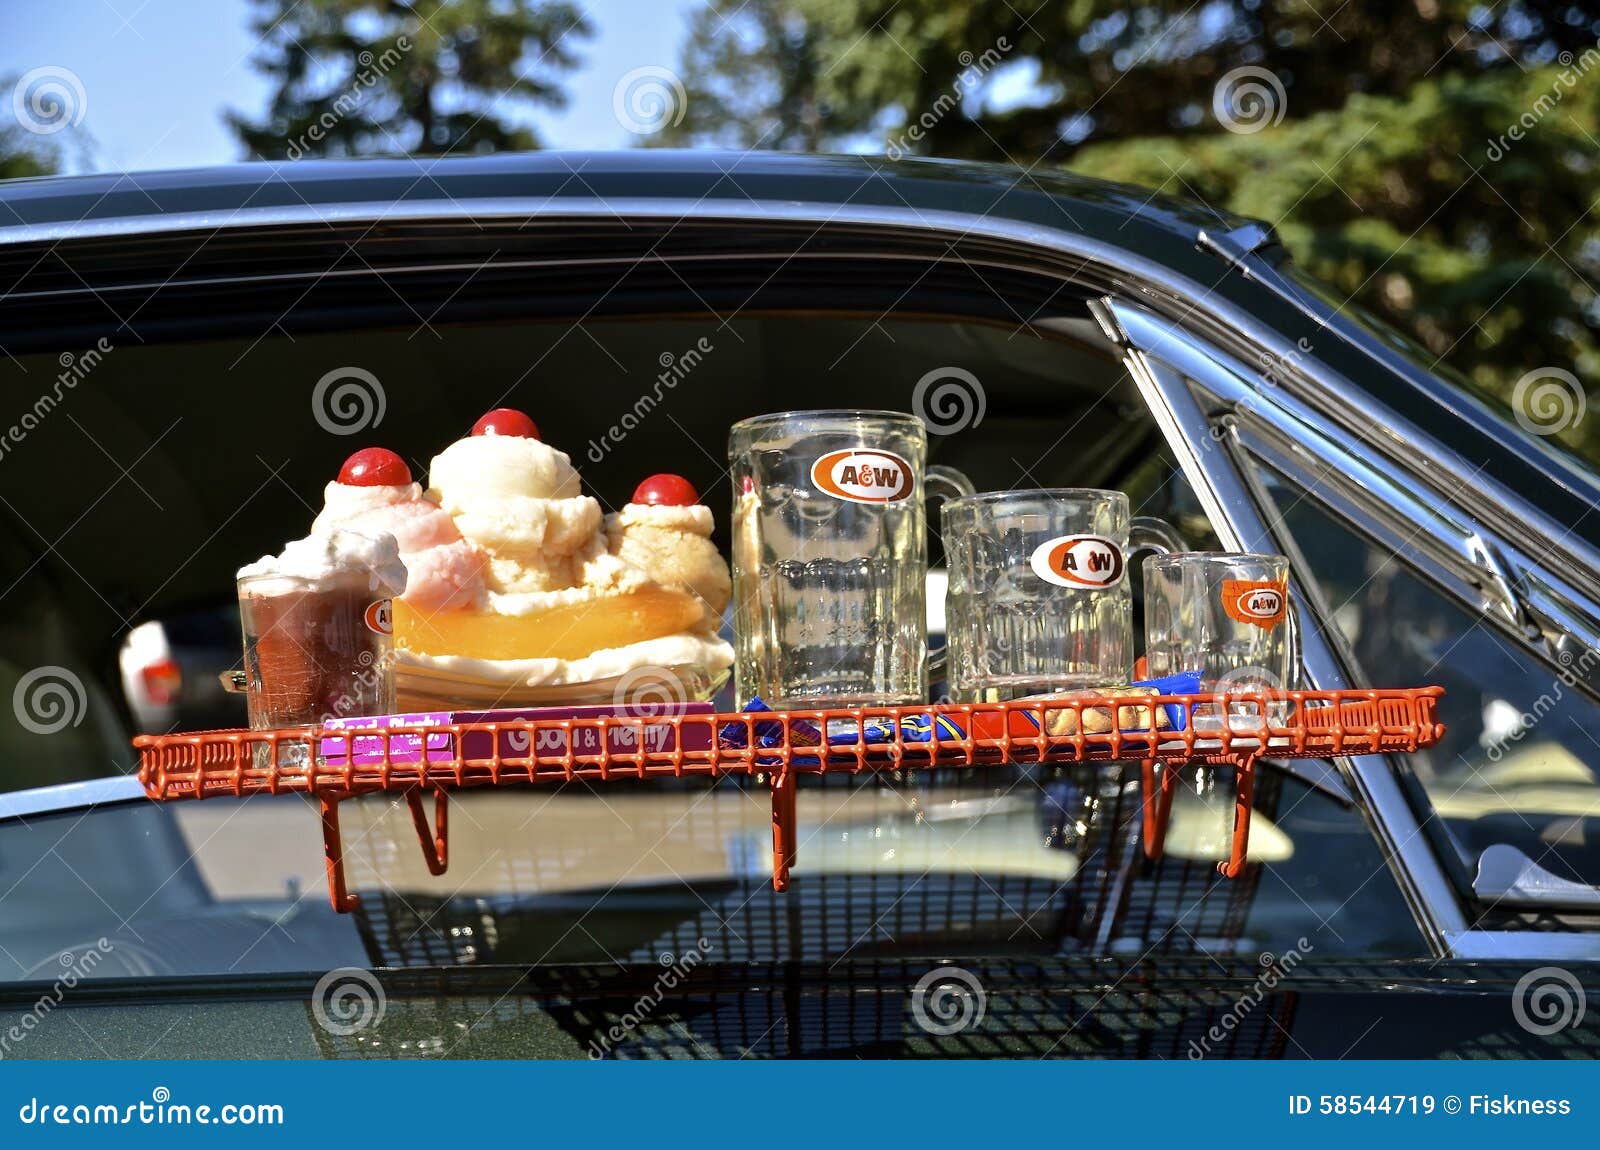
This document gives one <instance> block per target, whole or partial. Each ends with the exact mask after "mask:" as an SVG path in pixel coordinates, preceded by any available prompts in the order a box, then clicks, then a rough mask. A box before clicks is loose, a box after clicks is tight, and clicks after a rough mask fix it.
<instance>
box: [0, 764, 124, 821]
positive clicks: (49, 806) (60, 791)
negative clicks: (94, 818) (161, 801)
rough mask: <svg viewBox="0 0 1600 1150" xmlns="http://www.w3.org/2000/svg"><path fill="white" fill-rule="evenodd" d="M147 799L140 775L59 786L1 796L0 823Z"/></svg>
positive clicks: (112, 776)
mask: <svg viewBox="0 0 1600 1150" xmlns="http://www.w3.org/2000/svg"><path fill="white" fill-rule="evenodd" d="M142 798H144V787H143V785H141V784H140V782H139V778H138V776H137V775H111V776H110V777H108V778H103V779H88V780H86V781H84V782H81V783H56V784H54V785H52V786H48V787H33V788H31V789H30V790H26V791H10V792H8V793H4V794H0V820H6V819H23V818H27V817H28V816H30V815H49V814H55V813H57V812H59V811H70V810H78V809H80V808H83V807H94V806H99V805H100V804H102V803H125V802H130V801H132V800H134V799H142Z"/></svg>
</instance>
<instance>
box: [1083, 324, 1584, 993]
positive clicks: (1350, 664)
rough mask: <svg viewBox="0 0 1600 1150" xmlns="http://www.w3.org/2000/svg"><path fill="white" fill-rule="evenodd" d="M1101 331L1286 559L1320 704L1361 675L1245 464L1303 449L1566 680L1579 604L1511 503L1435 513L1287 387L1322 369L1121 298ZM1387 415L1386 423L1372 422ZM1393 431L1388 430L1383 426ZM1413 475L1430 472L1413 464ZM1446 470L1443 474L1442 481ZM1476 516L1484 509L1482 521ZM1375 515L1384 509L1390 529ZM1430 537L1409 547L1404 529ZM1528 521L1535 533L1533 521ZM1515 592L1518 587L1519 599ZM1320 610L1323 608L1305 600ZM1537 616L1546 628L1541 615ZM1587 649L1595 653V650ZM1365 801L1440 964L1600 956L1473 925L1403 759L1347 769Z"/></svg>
mask: <svg viewBox="0 0 1600 1150" xmlns="http://www.w3.org/2000/svg"><path fill="white" fill-rule="evenodd" d="M1098 311H1099V314H1100V316H1101V319H1102V323H1103V324H1104V325H1105V326H1106V327H1107V330H1108V332H1110V333H1111V334H1113V336H1114V337H1115V338H1117V339H1118V340H1119V341H1120V342H1121V343H1122V344H1123V346H1124V347H1125V348H1126V349H1127V352H1128V360H1127V362H1128V367H1129V371H1130V372H1131V373H1132V374H1133V375H1134V378H1135V380H1136V382H1137V383H1138V385H1139V387H1140V390H1141V392H1142V394H1143V395H1144V397H1145V399H1146V401H1147V402H1148V403H1149V405H1150V407H1151V410H1152V411H1153V412H1154V413H1155V415H1156V419H1157V422H1158V423H1159V424H1160V425H1161V427H1162V431H1163V433H1164V434H1165V435H1166V437H1167V439H1168V442H1169V444H1170V445H1171V446H1172V449H1173V451H1174V452H1175V453H1177V455H1178V458H1179V461H1180V465H1181V466H1182V467H1183V469H1184V472H1185V475H1186V476H1187V477H1188V479H1189V481H1190V483H1191V485H1193V486H1194V488H1195V490H1196V492H1197V493H1198V494H1199V496H1200V499H1201V502H1202V504H1203V505H1204V506H1205V508H1206V511H1207V514H1208V516H1209V517H1210V518H1211V520H1212V522H1213V524H1214V525H1215V526H1216V528H1217V531H1218V536H1219V539H1220V540H1221V542H1222V544H1223V546H1225V547H1229V548H1237V549H1240V550H1245V551H1269V552H1270V551H1278V552H1283V553H1287V554H1288V555H1289V556H1290V558H1291V561H1292V564H1293V567H1294V569H1295V571H1296V573H1297V575H1298V579H1297V582H1298V584H1299V586H1300V587H1301V589H1302V597H1301V598H1302V602H1301V603H1300V604H1299V605H1298V610H1299V623H1300V627H1299V635H1300V639H1301V645H1300V646H1301V661H1302V666H1303V674H1304V675H1305V677H1306V680H1307V682H1308V683H1309V684H1310V685H1312V686H1314V687H1316V688H1319V689H1341V688H1347V687H1360V686H1363V685H1365V684H1363V683H1360V682H1358V681H1356V680H1355V678H1354V675H1353V668H1355V666H1356V663H1355V660H1354V658H1353V655H1352V653H1351V652H1350V650H1349V646H1348V644H1347V643H1346V642H1345V640H1344V639H1343V636H1342V634H1341V632H1340V631H1339V629H1338V627H1337V626H1336V625H1334V624H1333V621H1332V613H1331V611H1330V610H1329V605H1328V604H1326V603H1322V602H1320V601H1318V600H1317V599H1316V593H1315V590H1314V588H1315V580H1314V579H1310V578H1306V575H1309V574H1310V569H1309V567H1308V565H1307V564H1306V561H1305V559H1304V556H1303V555H1301V554H1299V551H1298V548H1297V547H1296V546H1295V544H1294V541H1293V539H1292V538H1290V537H1288V535H1287V533H1286V532H1283V531H1280V530H1275V529H1274V528H1273V525H1272V524H1271V523H1269V521H1268V518H1267V511H1268V508H1269V507H1270V506H1271V504H1270V501H1269V499H1268V497H1267V496H1266V494H1265V493H1264V492H1263V491H1262V490H1260V488H1259V485H1258V484H1257V483H1255V482H1254V481H1253V479H1252V476H1251V473H1250V470H1249V466H1248V464H1247V462H1246V460H1245V459H1244V458H1243V455H1242V453H1243V452H1245V451H1254V452H1261V451H1263V450H1264V449H1266V450H1270V447H1271V446H1272V445H1273V443H1274V437H1276V444H1277V445H1278V446H1289V447H1292V448H1293V449H1294V450H1293V451H1290V452H1286V453H1285V454H1284V456H1283V459H1284V461H1285V462H1286V463H1288V464H1289V465H1291V466H1293V465H1294V464H1295V454H1296V453H1298V457H1299V461H1300V462H1303V461H1304V460H1305V459H1307V458H1312V459H1316V460H1317V461H1318V462H1319V463H1320V464H1322V465H1323V466H1324V468H1325V474H1324V475H1323V476H1322V478H1325V479H1328V478H1331V479H1332V482H1333V484H1334V486H1335V487H1342V488H1344V489H1345V490H1346V491H1348V492H1351V493H1355V492H1360V497H1359V498H1357V497H1354V496H1353V497H1352V499H1351V501H1350V502H1349V504H1348V505H1347V507H1346V508H1345V513H1346V514H1347V515H1349V516H1351V517H1352V519H1353V520H1354V522H1356V524H1357V525H1358V530H1359V531H1360V532H1361V533H1362V534H1364V535H1367V536H1370V537H1372V538H1376V539H1379V540H1386V541H1387V542H1388V543H1389V545H1390V546H1391V547H1392V548H1393V549H1394V551H1395V553H1396V555H1397V557H1399V558H1400V559H1401V560H1402V561H1403V562H1406V563H1408V564H1410V565H1411V566H1412V567H1413V568H1415V569H1416V570H1417V571H1418V572H1419V574H1421V575H1422V576H1423V577H1424V578H1425V579H1428V580H1429V581H1430V582H1432V583H1433V584H1434V585H1436V586H1439V587H1440V588H1441V589H1443V590H1444V591H1446V593H1447V594H1450V595H1452V596H1453V597H1455V598H1456V599H1457V600H1458V601H1459V602H1461V603H1462V604H1463V605H1465V606H1467V607H1468V608H1469V609H1474V610H1477V611H1479V612H1481V614H1482V617H1483V618H1484V620H1485V622H1486V623H1487V624H1489V625H1492V626H1495V627H1496V628H1497V630H1498V631H1499V632H1500V634H1501V635H1503V636H1504V637H1506V638H1507V639H1509V640H1510V641H1511V642H1515V643H1517V644H1519V645H1520V649H1522V650H1524V651H1526V652H1528V653H1530V654H1532V655H1534V656H1536V657H1538V658H1540V659H1541V660H1545V661H1547V662H1549V663H1550V665H1551V667H1552V672H1553V673H1554V672H1555V671H1556V670H1557V669H1558V668H1559V666H1560V663H1559V662H1558V661H1557V660H1558V654H1559V650H1560V645H1559V643H1558V642H1557V641H1556V638H1555V636H1553V635H1552V632H1551V628H1552V626H1553V625H1554V621H1555V619H1556V614H1555V613H1556V612H1557V611H1559V612H1560V613H1561V617H1563V618H1565V619H1566V620H1569V621H1570V623H1571V624H1572V626H1574V627H1578V628H1581V626H1582V622H1583V615H1582V613H1581V611H1576V610H1574V609H1573V605H1572V602H1571V599H1572V598H1574V597H1576V595H1577V593H1576V591H1575V589H1574V588H1573V586H1572V584H1571V582H1570V580H1569V578H1567V577H1564V576H1563V575H1562V574H1561V573H1559V572H1556V571H1552V570H1550V569H1549V567H1548V565H1547V564H1544V563H1542V562H1540V561H1539V560H1538V559H1537V558H1535V557H1534V556H1532V555H1530V554H1529V553H1528V552H1527V551H1526V549H1525V547H1524V545H1523V544H1522V543H1521V541H1519V540H1516V539H1513V538H1508V537H1507V536H1506V533H1503V532H1501V531H1498V530H1496V529H1495V527H1494V524H1495V523H1496V522H1497V521H1502V522H1503V521H1508V519H1509V517H1511V516H1515V515H1516V514H1517V513H1518V511H1517V509H1516V508H1514V507H1510V506H1507V505H1506V504H1505V503H1502V502H1497V501H1496V500H1495V499H1494V498H1493V496H1492V494H1491V493H1490V492H1488V491H1486V490H1485V489H1482V488H1479V487H1476V486H1472V485H1470V483H1465V484H1463V483H1458V484H1457V487H1456V491H1455V494H1456V495H1457V496H1458V497H1459V496H1460V495H1463V494H1465V495H1468V496H1470V498H1469V499H1467V500H1466V502H1467V504H1468V506H1461V505H1460V503H1459V502H1458V503H1456V504H1443V503H1440V502H1436V501H1431V500H1429V499H1428V498H1426V495H1425V494H1424V493H1425V491H1426V488H1424V487H1419V486H1418V485H1419V483H1422V482H1423V480H1422V477H1421V476H1419V475H1418V474H1417V473H1416V472H1417V470H1418V469H1417V468H1416V467H1412V468H1410V469H1406V468H1404V467H1403V466H1402V465H1401V460H1400V459H1399V458H1397V456H1396V455H1395V454H1394V453H1393V452H1392V451H1387V450H1384V447H1385V446H1386V445H1385V444H1384V443H1383V441H1382V439H1381V438H1380V437H1379V436H1378V435H1372V436H1368V437H1351V436H1349V435H1348V434H1346V433H1344V432H1342V431H1341V430H1339V429H1337V428H1335V427H1332V426H1330V424H1329V423H1328V421H1327V420H1326V419H1322V418H1319V417H1318V416H1317V415H1316V413H1315V412H1314V411H1313V410H1312V409H1311V408H1310V407H1309V406H1308V405H1306V404H1305V403H1303V402H1301V401H1300V399H1299V398H1298V397H1297V395H1296V394H1295V392H1296V390H1297V389H1295V388H1292V387H1287V386H1283V383H1284V379H1283V376H1284V375H1286V373H1287V372H1288V371H1289V370H1291V366H1290V365H1291V363H1292V365H1293V368H1296V369H1297V368H1298V366H1299V364H1300V363H1301V362H1304V361H1305V360H1308V359H1310V358H1311V357H1310V356H1309V355H1305V356H1302V357H1300V359H1299V360H1295V361H1289V360H1284V361H1276V362H1275V364H1274V368H1273V370H1274V372H1275V373H1277V374H1278V375H1279V378H1270V379H1269V378H1267V377H1266V376H1264V375H1263V373H1261V372H1259V371H1251V370H1250V369H1248V368H1247V367H1245V365H1243V364H1242V363H1240V362H1239V361H1238V360H1236V359H1234V358H1233V357H1231V356H1229V355H1227V354H1226V353H1224V352H1222V351H1220V350H1219V349H1217V348H1215V347H1214V346H1210V345H1208V344H1207V343H1205V341H1203V340H1201V339H1200V338H1198V337H1197V336H1195V335H1194V334H1192V333H1190V332H1188V331H1186V330H1184V329H1183V328H1182V327H1180V326H1179V325H1177V324H1175V323H1173V322H1171V321H1170V320H1167V319H1165V318H1163V317H1160V316H1158V315H1156V314H1155V313H1153V312H1151V311H1149V310H1148V309H1146V308H1143V307H1141V306H1139V305H1138V304H1135V303H1131V302H1129V301H1126V300H1123V299H1117V298H1112V299H1108V300H1106V301H1103V303H1102V304H1101V305H1100V306H1099V308H1098ZM1372 414H1374V415H1378V414H1383V413H1372ZM1373 426H1374V427H1375V428H1378V429H1383V428H1385V424H1384V423H1382V422H1378V423H1374V425H1373ZM1397 442H1398V443H1403V444H1404V445H1405V447H1406V449H1407V450H1408V451H1410V452H1412V453H1413V454H1414V456H1415V457H1416V459H1420V460H1421V461H1422V462H1423V463H1426V462H1429V460H1428V459H1427V456H1428V453H1429V452H1438V451H1440V450H1442V449H1440V447H1439V445H1438V444H1437V443H1436V442H1434V441H1432V440H1431V439H1429V438H1427V437H1424V436H1422V435H1420V434H1417V435H1406V436H1405V437H1403V438H1402V439H1399V440H1398V441H1397ZM1413 462H1416V460H1415V459H1414V460H1413ZM1440 470H1441V469H1439V468H1437V467H1435V468H1434V474H1435V475H1437V474H1438V473H1439V471H1440ZM1473 504H1476V506H1472V505H1473ZM1377 508H1386V509H1387V511H1388V515H1380V514H1378V513H1377V512H1376V509H1377ZM1397 522H1398V523H1406V522H1409V523H1412V524H1415V525H1416V526H1415V527H1414V529H1413V530H1412V531H1411V532H1410V533H1409V534H1407V535H1404V536H1402V535H1398V534H1396V533H1395V524H1396V523H1397ZM1519 522H1525V520H1519ZM1513 580H1515V581H1516V585H1515V587H1514V586H1513ZM1535 581H1537V582H1538V583H1539V584H1540V585H1541V594H1540V595H1539V596H1538V597H1537V598H1535V599H1533V601H1532V602H1533V604H1534V605H1533V606H1532V607H1530V606H1529V602H1530V600H1529V598H1527V597H1525V595H1524V593H1523V591H1522V590H1521V588H1522V587H1524V586H1527V585H1529V584H1530V583H1532V582H1535ZM1307 599H1309V601H1306V600H1307ZM1535 611H1538V612H1539V616H1538V617H1539V620H1540V621H1539V622H1535V621H1534V612H1535ZM1574 634H1576V635H1577V638H1578V640H1579V641H1581V642H1584V643H1585V644H1586V645H1588V646H1589V647H1590V648H1591V649H1595V647H1596V644H1597V642H1600V639H1597V638H1596V637H1595V636H1594V635H1593V634H1592V633H1585V632H1584V631H1582V630H1578V631H1576V632H1574V631H1565V632H1563V633H1562V637H1565V638H1571V637H1572V636H1573V635H1574ZM1337 762H1338V764H1339V766H1340V769H1341V771H1342V772H1343V773H1344V775H1345V777H1346V778H1347V779H1348V780H1349V782H1350V785H1351V786H1352V788H1353V789H1354V790H1355V792H1356V794H1357V795H1358V797H1359V806H1360V807H1361V809H1362V810H1363V811H1364V813H1365V814H1366V816H1367V818H1368V821H1369V823H1370V824H1371V826H1372V829H1373V832H1374V834H1375V835H1376V836H1377V838H1378V840H1379V842H1380V843H1381V844H1382V846H1383V849H1384V852H1385V855H1386V857H1388V858H1390V859H1391V860H1392V862H1393V863H1394V864H1395V865H1394V866H1393V868H1392V869H1393V870H1394V873H1395V876H1396V878H1397V880H1398V881H1399V882H1400V885H1401V889H1402V891H1403V892H1404V893H1405V895H1406V897H1407V899H1408V902H1409V903H1410V904H1411V907H1412V910H1413V913H1414V914H1415V915H1416V916H1417V919H1418V923H1419V925H1420V926H1421V927H1422V929H1423V931H1424V934H1425V936H1426V937H1427V938H1428V939H1429V941H1430V943H1431V944H1432V945H1434V946H1435V947H1436V948H1437V950H1438V951H1439V953H1440V954H1441V955H1449V956H1451V957H1457V958H1480V959H1514V960H1556V961H1559V960H1571V959H1579V958H1594V957H1597V956H1600V937H1597V936H1595V935H1593V934H1590V933H1586V932H1573V933H1560V932H1549V931H1531V930H1530V931H1512V930H1484V929H1478V928H1475V927H1474V926H1473V925H1472V921H1473V920H1472V915H1471V911H1472V909H1473V908H1472V906H1471V905H1470V900H1469V897H1468V889H1469V888H1468V884H1467V883H1466V882H1463V876H1462V874H1461V868H1460V867H1459V866H1457V865H1455V860H1453V859H1447V858H1445V857H1444V856H1443V854H1442V851H1441V848H1440V844H1439V842H1438V840H1437V839H1436V838H1435V837H1434V836H1433V835H1432V834H1430V833H1429V832H1428V829H1427V827H1426V825H1425V822H1426V816H1419V813H1418V810H1417V802H1416V798H1417V796H1416V795H1415V793H1412V794H1408V793H1407V790H1406V787H1405V782H1404V779H1403V775H1404V773H1405V772H1406V771H1407V770H1408V768H1407V767H1406V765H1405V764H1404V762H1403V761H1400V760H1399V759H1397V758H1396V757H1394V756H1386V755H1364V756H1353V757H1346V758H1344V759H1340V760H1337Z"/></svg>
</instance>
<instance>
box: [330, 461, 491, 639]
mask: <svg viewBox="0 0 1600 1150" xmlns="http://www.w3.org/2000/svg"><path fill="white" fill-rule="evenodd" d="M322 498H323V507H322V513H321V514H320V515H318V516H317V518H316V521H315V522H313V523H312V525H311V530H312V533H313V534H316V533H322V532H328V531H333V530H338V529H344V530H350V531H358V532H363V533H366V534H369V535H375V534H388V535H393V536H394V538H395V542H396V544H397V545H398V547H399V550H400V558H401V559H402V560H403V561H404V562H405V566H406V571H407V574H408V575H409V579H408V581H407V584H406V593H405V595H403V596H402V598H403V599H404V600H405V601H406V602H407V603H409V604H411V605H412V606H413V607H416V608H417V609H418V610H419V611H428V612H433V611H442V610H457V609H460V608H466V607H472V606H474V605H476V604H477V603H478V602H479V600H481V599H482V598H483V591H484V585H483V575H484V572H483V569H484V557H483V555H482V554H481V553H480V552H478V551H477V549H476V548H474V547H473V546H472V544H470V543H468V542H467V541H466V540H465V539H463V538H462V537H461V532H460V531H459V530H457V528H456V525H455V523H454V521H452V520H451V518H450V515H449V513H448V512H446V511H445V510H444V509H443V508H441V507H440V506H439V505H438V504H437V503H435V502H433V501H432V500H431V499H428V498H427V497H426V496H424V495H423V493H422V488H421V487H420V486H419V485H418V484H415V483H406V484H395V485H392V486H386V485H379V486H372V487H364V486H357V485H354V484H347V483H339V482H337V481H335V482H333V483H330V484H328V485H327V487H326V488H324V489H323V493H322Z"/></svg>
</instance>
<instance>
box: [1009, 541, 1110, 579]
mask: <svg viewBox="0 0 1600 1150" xmlns="http://www.w3.org/2000/svg"><path fill="white" fill-rule="evenodd" d="M1031 562H1032V565H1033V573H1034V574H1035V575H1037V576H1038V577H1039V578H1041V579H1043V580H1044V581H1045V582H1046V583H1054V584H1055V585H1056V586H1058V587H1077V588H1089V589H1095V588H1101V587H1115V586H1116V585H1117V584H1118V583H1120V582H1122V575H1123V566H1124V565H1123V560H1122V548H1121V547H1118V546H1117V543H1116V540H1114V539H1107V538H1106V537H1105V536H1104V535H1063V536H1061V537H1060V538H1057V539H1047V540H1045V541H1044V542H1043V543H1041V544H1039V546H1037V547H1035V548H1034V550H1033V558H1032V560H1031Z"/></svg>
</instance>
